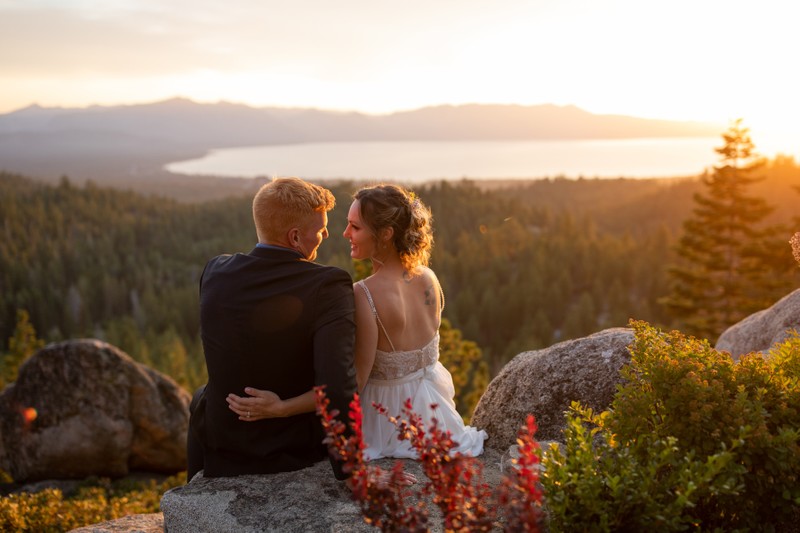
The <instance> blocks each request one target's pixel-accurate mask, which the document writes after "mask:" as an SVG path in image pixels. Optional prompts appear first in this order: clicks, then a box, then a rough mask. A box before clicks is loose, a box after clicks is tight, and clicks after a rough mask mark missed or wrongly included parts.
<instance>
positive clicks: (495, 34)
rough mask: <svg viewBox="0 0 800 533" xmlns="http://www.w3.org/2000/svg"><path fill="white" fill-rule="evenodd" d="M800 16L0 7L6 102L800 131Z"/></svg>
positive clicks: (494, 5)
mask: <svg viewBox="0 0 800 533" xmlns="http://www.w3.org/2000/svg"><path fill="white" fill-rule="evenodd" d="M798 20H800V3H798V2H793V1H791V0H759V1H753V0H747V1H741V0H670V1H668V2H667V1H663V0H660V1H657V2H656V1H653V0H527V1H525V0H480V1H478V0H404V1H402V2H400V1H394V2H390V1H388V0H336V1H333V0H282V1H275V0H224V1H223V0H0V113H7V112H10V111H13V110H16V109H20V108H23V107H26V106H28V105H31V104H34V103H37V104H39V105H43V106H47V107H54V106H60V107H85V106H89V105H94V104H100V105H119V104H135V103H147V102H154V101H159V100H164V99H167V98H172V97H176V96H180V97H186V98H190V99H192V100H195V101H198V102H218V101H228V102H236V103H243V104H248V105H252V106H280V107H315V108H320V109H331V110H343V111H351V110H355V111H362V112H367V113H390V112H393V111H398V110H407V109H415V108H419V107H424V106H430V105H440V104H454V105H458V104H465V103H513V104H522V105H535V104H558V105H576V106H578V107H580V108H582V109H585V110H587V111H590V112H592V113H598V114H619V115H630V116H638V117H646V118H663V119H670V120H698V121H711V122H715V123H720V124H727V123H729V122H730V121H731V120H733V119H735V118H739V117H741V118H743V119H744V122H745V125H747V126H749V127H750V128H751V131H752V133H753V136H754V138H756V136H757V134H798V139H800V105H797V95H798V94H800V86H799V85H800V60H798V59H799V58H798V50H800V41H798V39H797V31H798V26H797V25H798V22H797V21H798ZM798 142H800V140H799V141H798Z"/></svg>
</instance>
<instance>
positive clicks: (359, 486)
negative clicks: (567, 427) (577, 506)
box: [316, 387, 542, 532]
mask: <svg viewBox="0 0 800 533" xmlns="http://www.w3.org/2000/svg"><path fill="white" fill-rule="evenodd" d="M316 394H317V414H319V416H320V418H321V419H322V425H323V428H324V429H325V433H326V435H327V436H326V439H325V443H326V444H327V445H328V448H329V450H330V452H331V455H332V456H333V457H334V459H337V460H339V461H341V462H342V464H343V469H344V471H345V472H346V473H348V474H350V478H349V479H348V481H347V483H348V486H349V487H350V490H351V491H352V495H353V499H354V500H355V501H356V502H357V503H358V505H359V506H360V508H361V512H362V515H363V516H364V521H365V522H366V523H368V524H372V525H374V526H375V527H378V528H380V529H381V530H382V531H393V532H395V531H396V532H400V531H403V532H406V531H408V532H418V531H419V532H421V531H427V524H428V513H427V510H426V509H425V507H424V505H425V503H424V499H423V498H422V497H424V496H430V497H431V499H432V500H433V502H434V503H435V504H436V505H437V506H438V507H439V509H440V510H441V512H442V516H443V520H444V529H445V531H448V532H472V531H489V530H490V529H491V528H492V527H493V526H494V525H495V520H496V519H497V515H498V513H502V514H504V515H505V521H504V522H505V523H504V524H503V529H504V530H505V531H514V532H516V531H538V530H539V529H538V527H539V523H540V520H541V517H542V504H541V500H542V492H541V489H540V487H539V471H538V465H539V444H538V443H537V442H536V441H535V440H534V434H535V433H536V423H535V421H534V418H533V416H531V415H529V416H528V419H527V423H526V424H525V425H524V426H523V427H522V428H520V431H519V436H518V440H517V443H518V448H519V458H517V459H514V460H513V463H514V468H513V469H512V472H511V473H510V474H507V475H506V476H505V478H504V479H503V482H502V484H501V486H500V488H499V493H498V495H497V496H496V497H495V496H494V495H493V494H492V493H491V491H490V489H489V486H488V485H487V484H486V483H484V482H483V465H482V463H481V462H480V461H479V460H478V459H476V458H474V457H470V456H466V455H463V454H460V453H457V452H456V453H453V449H454V448H456V447H457V446H458V444H457V443H456V442H455V441H453V439H452V436H451V434H450V432H448V431H442V430H441V429H439V426H438V421H437V420H436V419H435V418H434V419H433V420H432V423H431V425H430V428H428V431H427V432H426V430H425V427H424V424H423V422H422V418H421V417H420V416H419V415H417V414H416V413H414V412H413V411H412V406H411V401H410V400H407V401H406V402H405V405H404V407H403V412H402V415H403V416H404V417H405V418H400V417H393V416H390V415H388V413H387V411H386V409H385V408H384V407H382V406H380V405H375V408H376V409H378V411H379V412H380V413H382V414H383V415H385V416H386V417H387V418H388V419H389V421H390V422H392V423H393V424H394V425H395V426H396V427H397V428H398V431H399V434H398V439H400V440H407V441H409V443H410V444H411V446H412V447H413V448H414V449H415V450H416V451H417V454H418V457H419V461H420V463H421V465H422V469H423V471H424V472H425V475H426V476H427V477H428V480H429V481H428V482H427V483H426V484H425V487H424V488H423V489H422V491H421V493H420V494H416V495H414V496H416V497H415V499H416V500H417V502H418V503H417V504H416V505H409V504H408V503H407V502H408V501H409V499H410V498H411V497H412V493H411V492H410V489H409V488H408V487H407V485H405V484H404V483H403V465H402V463H401V462H399V461H398V462H397V463H395V465H394V467H393V468H392V469H391V471H389V472H388V473H387V472H386V471H384V470H382V469H381V468H379V467H377V466H368V465H367V464H366V463H365V461H364V455H363V450H364V444H363V434H362V426H361V424H362V416H361V415H362V414H361V405H360V402H359V399H358V396H356V397H355V399H354V400H353V401H352V402H351V403H350V415H349V418H350V427H351V430H352V431H351V433H350V435H347V434H346V428H345V425H344V423H343V422H341V421H340V420H338V419H337V418H336V417H337V416H338V413H337V412H336V411H335V410H334V411H331V412H328V405H329V401H328V399H327V398H326V397H325V393H324V392H323V390H322V388H320V387H318V388H317V389H316ZM431 407H432V408H433V409H435V408H436V406H435V405H433V406H431ZM387 478H388V482H387V481H386V479H387ZM495 502H499V503H500V504H502V506H503V509H498V506H497V505H495ZM503 511H504V512H503Z"/></svg>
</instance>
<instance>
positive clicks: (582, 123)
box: [0, 98, 724, 179]
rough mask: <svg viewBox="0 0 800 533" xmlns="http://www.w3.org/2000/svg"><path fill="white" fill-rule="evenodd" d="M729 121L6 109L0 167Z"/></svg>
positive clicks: (50, 167)
mask: <svg viewBox="0 0 800 533" xmlns="http://www.w3.org/2000/svg"><path fill="white" fill-rule="evenodd" d="M723 129H724V128H723V126H720V125H718V124H709V123H701V122H678V121H668V120H653V119H644V118H636V117H629V116H620V115H596V114H592V113H589V112H587V111H584V110H582V109H580V108H577V107H575V106H557V105H550V104H547V105H536V106H521V105H485V104H470V105H459V106H451V105H442V106H435V107H425V108H421V109H416V110H412V111H402V112H396V113H392V114H386V115H369V114H364V113H357V112H337V111H326V110H319V109H286V108H275V107H261V108H257V107H250V106H246V105H242V104H233V103H227V102H220V103H216V104H202V103H197V102H193V101H191V100H187V99H183V98H174V99H170V100H165V101H161V102H155V103H149V104H137V105H123V106H110V107H105V106H92V107H88V108H46V107H40V106H38V105H32V106H29V107H26V108H24V109H20V110H17V111H14V112H11V113H7V114H4V115H0V169H4V170H8V171H15V172H25V173H32V174H38V175H42V176H53V175H61V174H64V173H67V174H71V175H76V176H78V177H81V176H82V177H89V178H92V179H98V178H99V177H103V176H107V175H109V174H115V175H120V174H124V175H132V174H139V175H141V174H147V173H153V172H159V171H160V169H161V168H162V167H163V165H164V164H166V163H168V162H171V161H176V160H181V159H187V158H194V157H200V156H202V155H203V154H205V153H206V152H207V151H208V150H210V149H213V148H229V147H238V146H257V145H268V144H293V143H308V142H342V141H351V142H352V141H393V140H397V141H400V140H403V141H408V140H414V141H458V140H493V141H496V140H531V139H621V138H642V137H708V136H716V135H719V134H720V132H721V131H723Z"/></svg>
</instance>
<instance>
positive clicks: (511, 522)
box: [499, 415, 542, 531]
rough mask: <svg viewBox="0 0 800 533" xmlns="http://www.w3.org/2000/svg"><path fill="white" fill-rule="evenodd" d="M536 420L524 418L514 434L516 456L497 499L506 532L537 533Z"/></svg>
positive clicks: (539, 502)
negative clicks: (503, 512) (503, 515)
mask: <svg viewBox="0 0 800 533" xmlns="http://www.w3.org/2000/svg"><path fill="white" fill-rule="evenodd" d="M536 429H537V428H536V421H535V420H534V418H533V415H528V418H527V420H526V421H525V425H524V426H522V427H521V428H520V430H519V433H518V434H517V447H518V450H519V457H518V458H517V459H512V463H514V466H515V468H512V469H511V472H510V473H509V474H507V475H506V476H505V477H504V478H503V484H502V485H501V487H500V493H499V500H500V504H501V505H502V506H503V508H504V509H505V515H506V521H505V530H506V531H539V522H540V520H541V518H542V489H541V486H540V485H539V456H540V447H539V443H538V442H536V441H535V440H534V438H533V436H534V435H535V434H536Z"/></svg>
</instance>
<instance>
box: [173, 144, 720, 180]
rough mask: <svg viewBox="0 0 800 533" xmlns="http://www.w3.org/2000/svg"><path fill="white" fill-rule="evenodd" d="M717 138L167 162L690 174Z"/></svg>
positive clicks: (263, 150)
mask: <svg viewBox="0 0 800 533" xmlns="http://www.w3.org/2000/svg"><path fill="white" fill-rule="evenodd" d="M720 144H721V139H720V138H719V137H696V138H675V137H672V138H646V139H612V140H554V141H544V140H535V141H390V142H383V141H381V142H325V143H305V144H289V145H273V146H253V147H242V148H227V149H221V150H212V151H211V152H209V154H208V155H206V156H205V157H203V158H200V159H193V160H189V161H182V162H176V163H171V164H169V165H167V167H166V168H167V169H168V170H170V171H171V172H176V173H183V174H206V175H217V176H231V177H233V176H236V177H257V176H300V177H305V178H351V179H359V180H375V179H385V180H398V181H404V182H420V181H427V180H434V179H461V178H464V177H467V178H475V179H485V178H502V179H508V178H520V179H524V178H543V177H556V176H565V177H568V178H578V177H587V178H590V177H602V178H618V177H641V178H653V177H676V176H694V175H697V174H700V173H702V172H703V170H704V169H705V168H710V167H711V166H712V165H714V164H715V163H716V162H717V157H716V153H715V152H714V147H716V146H719V145H720Z"/></svg>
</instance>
